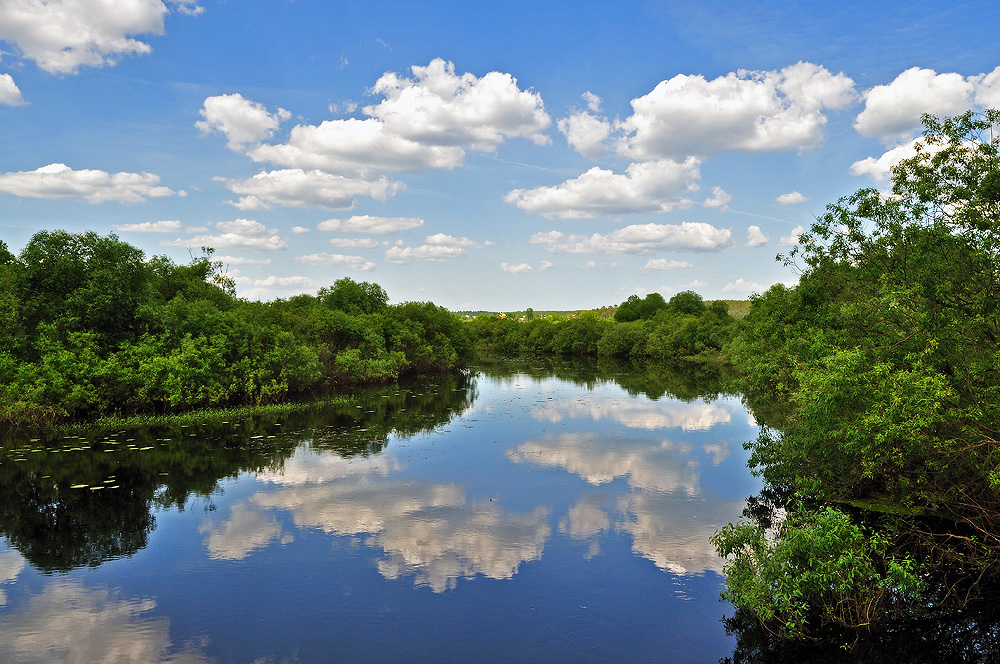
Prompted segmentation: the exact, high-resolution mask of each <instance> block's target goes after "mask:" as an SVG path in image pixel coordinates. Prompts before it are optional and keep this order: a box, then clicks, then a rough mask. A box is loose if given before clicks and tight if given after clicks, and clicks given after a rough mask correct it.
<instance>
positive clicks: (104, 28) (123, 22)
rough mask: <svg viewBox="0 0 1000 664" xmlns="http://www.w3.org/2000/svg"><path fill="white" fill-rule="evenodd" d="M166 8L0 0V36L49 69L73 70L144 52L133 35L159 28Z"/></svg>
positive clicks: (132, 0) (137, 1)
mask: <svg viewBox="0 0 1000 664" xmlns="http://www.w3.org/2000/svg"><path fill="white" fill-rule="evenodd" d="M182 5H186V6H191V3H182ZM166 14H167V7H166V6H165V5H164V4H163V3H162V2H161V1H160V0H129V2H127V3H122V2H91V1H88V0H47V1H45V2H39V1H38V0H6V1H5V2H2V3H0V39H2V40H5V41H8V42H11V43H12V44H15V45H16V46H17V48H18V50H19V51H20V54H21V56H22V57H24V58H27V59H28V60H32V61H34V62H35V63H36V64H37V65H38V66H39V67H40V68H42V69H43V70H45V71H47V72H48V73H50V74H75V73H76V72H77V70H78V69H79V68H80V67H84V66H86V67H102V66H104V65H113V64H115V63H116V62H117V61H118V59H119V58H121V57H123V56H128V55H145V54H147V53H150V52H151V51H152V48H151V47H150V45H149V44H147V43H145V42H143V41H140V40H138V39H135V36H136V35H143V34H156V35H159V34H163V19H164V16H165V15H166Z"/></svg>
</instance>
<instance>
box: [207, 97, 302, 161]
mask: <svg viewBox="0 0 1000 664" xmlns="http://www.w3.org/2000/svg"><path fill="white" fill-rule="evenodd" d="M198 112H199V113H200V114H201V117H203V118H205V119H204V120H199V121H198V122H195V123H194V126H195V127H197V128H198V129H200V130H201V132H202V133H203V134H208V133H211V132H213V131H216V132H219V133H220V134H222V135H224V136H225V137H226V147H228V148H229V149H230V150H237V151H239V150H243V149H245V148H246V147H247V146H251V145H256V144H259V143H260V142H261V141H262V140H264V139H265V138H268V137H270V136H271V135H272V134H274V132H275V131H276V130H277V129H278V127H280V126H281V123H282V121H284V120H288V119H289V118H290V117H292V114H291V113H289V112H288V111H286V110H285V109H283V108H279V109H278V112H277V113H273V114H272V113H268V112H267V109H266V108H265V107H264V105H263V104H258V103H257V102H253V101H250V100H249V99H245V98H244V97H243V95H241V94H238V93H237V94H231V95H218V96H216V97H208V98H206V99H205V103H204V105H203V106H202V108H201V110H200V111H198Z"/></svg>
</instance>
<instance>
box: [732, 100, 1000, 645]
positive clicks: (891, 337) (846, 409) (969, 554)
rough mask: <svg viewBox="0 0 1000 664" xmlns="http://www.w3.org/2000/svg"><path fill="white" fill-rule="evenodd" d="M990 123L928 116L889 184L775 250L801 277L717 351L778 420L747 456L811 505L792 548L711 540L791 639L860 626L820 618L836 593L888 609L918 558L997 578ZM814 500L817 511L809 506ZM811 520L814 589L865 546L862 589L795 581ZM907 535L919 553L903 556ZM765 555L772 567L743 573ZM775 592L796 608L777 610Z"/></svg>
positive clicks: (995, 176)
mask: <svg viewBox="0 0 1000 664" xmlns="http://www.w3.org/2000/svg"><path fill="white" fill-rule="evenodd" d="M998 121H1000V113H997V112H995V111H989V112H987V113H985V114H982V115H975V114H973V113H971V112H970V113H966V114H964V115H962V116H959V117H955V118H948V119H944V120H939V119H936V118H933V117H925V118H924V124H925V132H924V136H923V140H922V141H920V142H919V143H918V144H917V152H916V155H915V156H914V157H912V158H910V159H907V160H904V161H902V162H901V163H900V164H899V165H897V166H896V167H895V168H894V169H893V170H892V189H891V192H882V191H878V190H876V189H872V188H867V189H862V190H860V191H858V192H856V193H854V194H851V195H849V196H846V197H844V198H842V199H841V200H839V201H838V202H836V203H834V204H832V205H829V206H828V207H827V210H826V213H825V214H823V215H822V216H821V217H819V218H818V219H817V220H816V222H815V223H814V224H813V225H812V227H811V229H810V231H809V232H808V233H807V234H805V235H802V236H800V244H799V245H798V246H797V247H796V248H795V249H793V250H792V251H791V252H790V253H789V254H788V255H787V256H785V257H783V259H784V260H785V261H786V263H787V264H789V265H792V266H795V267H797V268H798V269H799V270H800V272H801V274H800V281H799V284H798V285H797V286H796V287H794V288H785V287H783V286H775V287H773V288H771V289H770V290H769V291H768V292H766V293H765V294H763V295H761V296H759V297H757V298H755V299H754V301H753V304H752V307H751V311H750V313H749V315H748V316H747V318H746V319H744V325H745V327H744V328H743V330H742V332H741V333H740V335H739V336H738V337H737V338H736V339H735V341H734V342H733V343H732V344H730V345H729V346H728V347H727V349H728V351H729V352H730V353H731V355H732V358H733V360H734V361H735V363H736V365H737V366H738V367H739V368H740V369H741V372H742V379H741V387H742V388H743V390H744V393H745V394H746V395H747V399H748V401H749V402H750V403H751V405H753V406H755V412H756V413H758V414H759V417H758V419H759V420H760V421H762V422H764V423H765V424H768V425H770V426H768V427H765V428H764V430H763V432H762V434H761V436H760V439H759V440H758V441H757V442H756V443H754V444H753V445H752V446H751V447H752V452H753V454H752V458H751V462H752V463H753V464H755V465H756V466H757V468H758V470H759V471H760V472H761V473H762V474H763V476H764V478H765V479H766V480H767V481H768V483H769V484H770V485H771V486H774V487H783V488H785V489H788V490H790V491H791V492H792V493H793V495H795V496H797V498H796V500H800V501H805V502H800V503H798V505H799V507H798V508H797V512H796V513H797V516H796V517H795V518H792V519H789V520H787V521H786V525H785V526H783V530H782V537H781V538H780V539H779V542H784V543H785V544H778V545H774V544H773V543H772V544H766V543H764V542H763V541H761V540H759V539H757V538H759V536H760V533H761V532H762V531H761V530H760V529H759V528H758V529H754V528H750V529H744V530H740V529H739V528H737V529H729V530H726V531H724V532H723V533H722V534H721V535H720V538H719V539H718V543H719V545H720V550H721V551H723V552H724V553H726V554H729V555H730V556H732V558H733V560H732V562H731V567H730V568H729V571H730V573H731V577H730V578H731V584H730V589H729V597H730V598H731V599H733V600H734V603H736V604H737V605H743V606H748V605H751V604H752V605H755V606H756V607H757V608H760V607H761V606H762V605H765V604H766V605H769V606H770V607H771V608H770V609H768V611H770V613H768V615H770V616H771V617H772V618H774V617H775V616H778V618H779V619H780V620H783V621H785V622H784V628H783V629H784V632H783V633H786V634H791V635H793V636H802V635H805V634H809V633H815V631H812V632H811V630H816V629H819V628H820V627H822V626H823V625H824V624H830V623H836V622H838V621H839V624H841V625H842V626H848V625H850V624H853V623H852V621H851V620H850V619H848V618H846V617H845V616H846V615H847V614H836V613H830V612H829V609H830V607H831V602H833V601H838V602H839V601H844V602H848V603H851V602H854V603H859V602H860V603H863V602H875V604H878V605H879V606H881V607H882V608H883V609H885V608H886V607H887V606H889V605H890V604H892V603H893V602H898V601H900V600H901V598H905V597H911V598H912V597H914V596H919V595H914V594H913V591H914V589H915V588H917V587H918V586H919V583H915V580H916V577H914V576H912V575H908V574H906V573H905V572H907V570H908V569H909V568H908V567H907V565H908V564H910V563H913V564H914V565H916V567H917V568H918V569H923V570H924V571H926V570H927V569H928V567H931V566H936V567H938V568H940V567H941V566H942V565H947V564H960V566H963V567H965V568H967V569H970V570H973V573H980V572H982V571H983V570H992V573H997V572H998V570H1000V434H998V432H1000V346H998V340H1000V300H998V295H1000V214H998V213H1000V160H998V148H1000V137H998V136H997V135H996V132H995V128H996V126H997V123H998ZM782 402H785V403H787V404H788V406H787V407H782V406H781V403H782ZM815 501H819V504H826V505H827V507H825V508H823V511H815V508H804V507H802V505H805V504H816V502H815ZM847 505H851V506H855V507H857V506H862V507H868V508H871V509H877V510H879V511H880V512H881V513H883V514H886V513H888V514H893V515H895V518H894V520H893V521H892V523H893V524H894V525H893V526H892V527H893V528H895V532H896V533H897V535H898V537H896V538H893V537H882V536H881V535H879V534H878V533H876V532H875V531H871V532H860V531H856V530H853V529H852V528H849V527H846V526H843V525H842V522H841V516H838V513H836V510H837V509H840V508H844V507H845V506H847ZM838 506H839V508H838ZM831 510H833V511H831ZM819 528H822V529H823V532H824V534H823V537H824V538H825V540H824V541H825V542H826V544H825V546H826V547H827V549H826V551H827V553H826V554H824V555H822V556H816V555H813V554H810V555H811V556H812V558H811V560H812V562H811V563H809V564H810V566H811V569H812V572H810V573H819V572H817V570H818V569H820V568H822V571H823V574H827V575H828V576H822V574H821V575H820V577H819V578H820V585H818V586H815V587H816V588H825V589H826V590H831V589H832V588H834V587H835V586H834V585H831V584H833V583H834V582H833V581H832V580H831V579H832V578H833V577H831V576H829V575H834V576H836V574H837V572H836V571H835V569H834V568H835V567H836V566H837V565H838V564H839V563H837V561H838V560H844V559H845V558H844V556H845V555H847V556H848V559H855V560H860V558H857V556H861V557H864V558H865V559H866V560H874V562H872V565H873V567H871V569H872V570H873V572H872V574H871V575H870V578H869V581H868V582H866V583H867V584H868V586H867V587H868V588H869V590H868V591H866V592H864V593H862V594H861V596H859V597H853V598H848V599H846V600H841V599H837V600H834V599H833V598H831V597H830V596H829V595H828V594H824V593H825V591H824V593H818V594H817V592H812V591H808V590H803V589H802V588H801V587H800V588H798V589H797V590H794V591H792V590H789V588H790V587H791V586H792V585H794V583H793V580H796V581H795V582H797V581H799V580H801V572H800V571H797V569H796V568H795V567H794V565H797V564H801V563H803V562H804V560H805V559H802V560H800V561H799V562H794V561H793V560H792V559H789V558H781V559H779V558H776V556H779V557H780V556H786V555H788V553H787V552H788V548H787V547H788V544H787V543H789V542H794V541H798V540H797V538H798V537H799V535H801V534H802V533H803V532H805V531H806V530H809V529H811V530H812V531H813V532H817V529H819ZM915 533H918V534H919V535H917V534H915ZM904 534H905V537H904ZM906 538H908V539H909V541H910V544H912V543H913V540H914V539H917V540H920V542H921V547H922V548H918V549H916V550H910V553H907V554H906V555H903V554H902V553H901V550H900V548H899V546H900V541H901V539H906ZM807 540H808V538H807ZM804 541H805V540H804ZM808 541H813V542H814V541H815V540H808ZM782 547H785V548H782ZM750 552H752V553H750ZM824 556H827V557H824ZM851 556H855V558H851ZM907 556H912V557H911V558H908V557H907ZM907 561H909V562H907ZM959 561H960V562H959ZM769 564H775V565H778V566H777V567H776V568H775V569H776V570H777V575H776V576H774V577H771V578H769V579H767V580H765V577H764V576H761V575H760V574H758V575H756V576H755V575H754V574H753V573H752V572H751V570H752V569H758V570H760V569H763V567H762V566H765V567H766V565H769ZM748 565H749V566H748ZM893 570H895V571H893ZM975 570H979V571H978V572H976V571H975ZM893 574H895V576H892V575H893ZM782 575H784V576H782ZM890 577H891V578H890ZM782 578H786V579H788V581H787V582H783V581H781V579H782ZM838 578H839V577H838ZM767 583H770V584H772V585H771V589H770V590H768V589H766V588H765V584H767ZM776 589H777V590H776ZM782 593H790V594H787V595H782ZM751 598H753V599H751ZM762 598H763V600H762ZM785 601H787V602H792V604H791V605H789V606H794V607H797V608H796V613H794V615H793V614H789V613H787V612H786V613H784V614H781V612H780V611H778V610H777V609H774V608H773V607H775V606H778V605H780V604H781V603H782V602H785ZM875 604H873V606H874V605H875ZM916 604H917V605H919V601H917V602H916ZM802 607H805V608H806V609H808V610H802ZM841 608H843V606H841ZM765 613H767V611H765ZM852 615H857V614H852ZM877 615H883V616H889V615H890V612H888V611H885V610H883V611H882V612H881V613H880V614H877ZM877 615H876V619H877ZM858 624H860V623H858ZM789 625H790V626H789Z"/></svg>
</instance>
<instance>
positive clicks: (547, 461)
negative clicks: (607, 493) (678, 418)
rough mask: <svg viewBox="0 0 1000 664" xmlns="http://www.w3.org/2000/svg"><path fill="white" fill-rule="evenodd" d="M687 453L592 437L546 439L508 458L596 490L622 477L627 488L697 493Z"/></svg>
mask: <svg viewBox="0 0 1000 664" xmlns="http://www.w3.org/2000/svg"><path fill="white" fill-rule="evenodd" d="M690 451H691V448H690V446H688V445H686V444H684V443H680V444H678V443H674V442H672V441H669V440H628V439H624V440H623V439H617V438H608V437H606V436H600V435H597V434H594V433H564V434H560V435H558V436H555V435H549V436H546V437H544V438H542V439H541V440H538V441H528V442H525V443H522V444H521V445H518V446H517V448H515V449H513V450H511V451H509V452H507V458H508V459H510V460H511V461H513V462H514V463H533V464H536V465H539V466H549V467H554V468H564V469H566V470H568V471H569V472H571V473H575V474H577V475H579V476H580V477H582V478H583V479H585V480H587V482H589V483H590V484H594V485H599V484H605V483H607V482H610V481H612V480H613V479H615V478H616V477H626V478H627V481H628V483H629V485H630V486H632V487H635V488H637V489H655V490H657V491H681V492H684V493H686V494H688V495H692V496H693V495H695V494H696V493H698V471H697V466H698V464H697V462H696V461H694V460H692V459H685V458H684V455H685V454H686V453H688V452H690Z"/></svg>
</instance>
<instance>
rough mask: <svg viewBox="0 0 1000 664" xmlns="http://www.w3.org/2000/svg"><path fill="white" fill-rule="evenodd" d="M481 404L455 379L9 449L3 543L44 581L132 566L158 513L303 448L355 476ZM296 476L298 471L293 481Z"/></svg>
mask: <svg viewBox="0 0 1000 664" xmlns="http://www.w3.org/2000/svg"><path fill="white" fill-rule="evenodd" d="M474 399H475V386H474V381H473V379H472V378H471V377H470V376H469V375H467V374H455V375H452V376H445V377H442V378H440V379H439V380H437V381H427V382H423V383H421V384H419V385H410V384H402V385H399V386H395V387H393V388H392V389H391V390H388V391H381V392H374V393H371V394H367V395H362V396H361V398H360V399H359V405H355V404H353V403H352V404H351V405H349V406H339V407H314V408H309V409H303V410H300V411H297V412H294V413H291V414H283V415H261V416H258V417H254V418H244V419H240V420H238V421H232V422H230V421H213V422H204V423H201V424H198V425H191V426H188V425H175V426H168V427H155V428H147V429H141V430H134V431H119V432H112V433H108V432H88V431H81V432H80V435H74V436H67V437H66V438H63V439H59V440H53V441H30V442H21V443H16V442H15V443H11V444H8V445H7V446H4V447H0V537H6V539H7V540H8V542H9V543H10V545H11V546H12V547H14V548H15V549H16V550H17V551H19V552H20V554H21V555H22V556H23V557H24V558H25V559H27V560H28V562H29V563H31V565H33V566H34V567H35V568H37V569H39V570H42V571H46V572H57V571H58V572H65V571H69V570H71V569H74V568H77V567H82V566H90V567H96V566H98V565H100V564H102V563H103V562H105V561H108V560H114V559H118V558H127V557H130V556H132V555H134V554H135V553H136V552H138V551H140V550H142V549H144V548H145V547H146V546H147V543H148V538H149V535H150V533H152V532H153V530H154V529H155V527H156V519H155V516H154V510H155V509H157V508H159V509H166V508H171V507H173V508H177V509H183V508H184V506H185V504H186V503H187V502H188V500H189V499H190V498H191V497H192V496H202V497H206V498H207V497H210V496H212V495H213V494H215V493H216V492H217V490H218V487H219V484H220V482H221V481H223V480H225V479H227V478H235V477H237V476H239V475H240V474H241V473H247V472H249V473H267V472H274V471H278V470H281V469H283V468H284V467H285V465H286V463H288V460H289V458H290V457H291V456H292V454H293V453H294V452H295V450H296V449H298V447H299V446H300V444H301V443H302V442H303V441H304V440H307V441H309V443H310V445H311V446H312V447H313V448H315V449H317V450H328V451H334V452H336V456H334V455H330V454H325V455H324V456H325V459H326V460H325V461H324V463H326V464H328V465H332V466H337V465H338V464H351V463H352V461H349V460H345V459H350V458H352V457H358V458H360V459H367V458H369V455H372V454H375V453H377V452H378V451H380V450H381V449H383V448H384V447H385V445H386V442H387V440H388V439H389V437H390V436H391V435H414V434H417V433H420V432H423V431H429V430H433V429H434V428H435V427H438V426H440V425H442V424H444V423H446V422H448V421H449V420H450V419H451V418H452V417H454V415H455V414H456V413H459V412H462V411H463V410H465V409H467V408H468V407H469V406H470V405H471V403H472V402H473V400H474ZM358 463H360V464H361V465H363V464H365V463H367V461H364V460H362V461H360V462H358ZM315 467H316V464H309V468H310V469H312V468H315ZM328 470H329V469H326V470H323V469H320V470H319V471H318V472H328ZM309 472H312V470H310V471H309ZM295 473H296V469H295V467H294V465H293V466H292V467H290V468H289V472H288V473H287V475H286V477H289V478H294V477H295V476H296V474H295ZM248 527H249V524H244V528H248ZM266 529H267V528H265V530H266ZM252 539H253V538H252V537H251V538H250V539H249V540H247V541H248V542H249V541H252ZM218 551H220V552H223V551H224V549H218ZM230 553H231V554H232V555H235V550H234V551H233V552H230ZM219 555H223V554H222V553H220V554H219Z"/></svg>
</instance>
